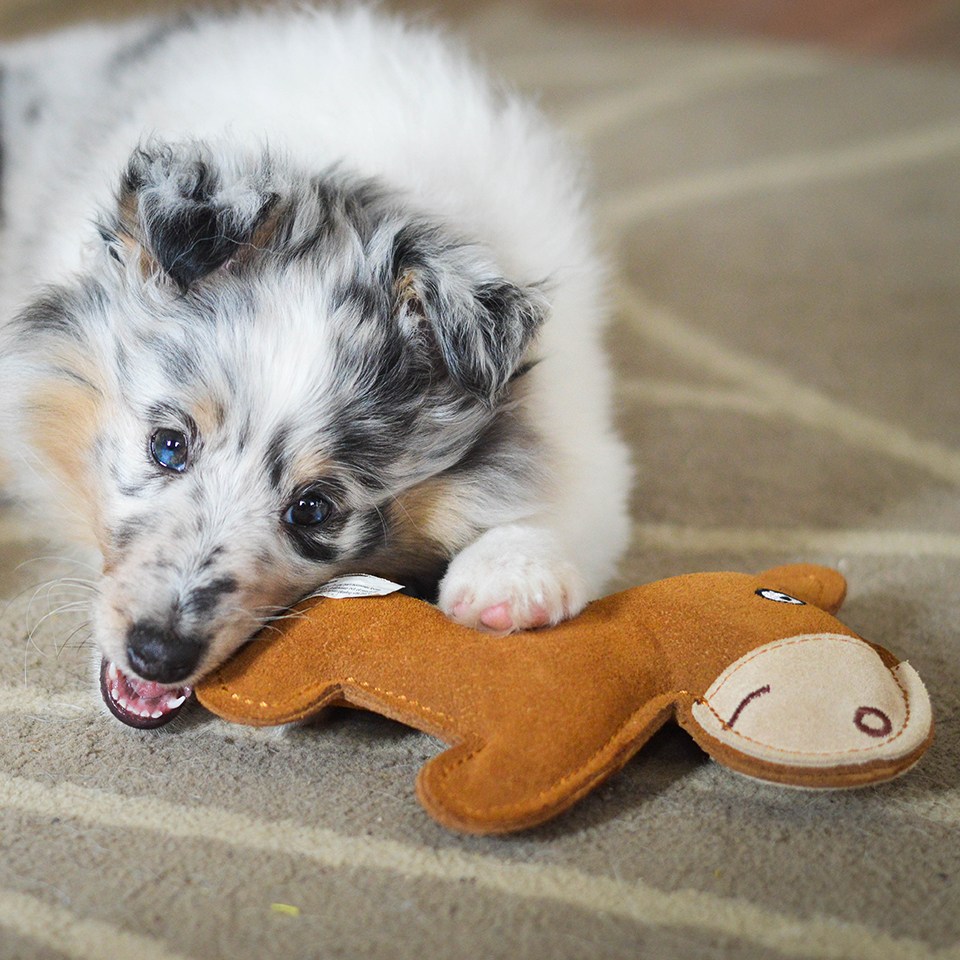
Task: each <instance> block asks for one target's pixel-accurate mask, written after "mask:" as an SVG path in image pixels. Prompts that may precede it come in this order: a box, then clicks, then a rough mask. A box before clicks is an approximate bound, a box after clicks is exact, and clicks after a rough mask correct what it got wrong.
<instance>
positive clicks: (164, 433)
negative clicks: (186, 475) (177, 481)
mask: <svg viewBox="0 0 960 960" xmlns="http://www.w3.org/2000/svg"><path fill="white" fill-rule="evenodd" d="M188 453H189V450H188V446H187V438H186V436H184V434H182V433H181V432H180V431H179V430H157V431H156V432H155V433H154V435H153V436H152V437H151V438H150V454H151V455H152V457H153V459H154V460H156V461H157V463H159V464H160V466H161V467H164V468H165V469H166V470H173V471H174V472H175V473H183V471H184V470H186V469H187V456H188Z"/></svg>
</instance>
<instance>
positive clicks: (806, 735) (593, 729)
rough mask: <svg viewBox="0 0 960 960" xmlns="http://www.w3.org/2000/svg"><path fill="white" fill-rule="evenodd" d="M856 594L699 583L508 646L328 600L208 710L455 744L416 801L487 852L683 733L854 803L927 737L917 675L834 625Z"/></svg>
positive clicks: (823, 580)
mask: <svg viewBox="0 0 960 960" xmlns="http://www.w3.org/2000/svg"><path fill="white" fill-rule="evenodd" d="M844 592H845V583H844V580H843V578H842V577H841V576H840V574H838V573H836V572H835V571H833V570H829V569H826V568H822V567H812V566H791V567H781V568H777V569H774V570H769V571H767V572H766V573H764V574H761V575H760V576H757V577H754V576H749V575H745V574H736V573H715V574H692V575H688V576H682V577H674V578H671V579H669V580H661V581H658V582H657V583H652V584H648V585H646V586H643V587H636V588H634V589H632V590H627V591H624V592H623V593H618V594H614V595H613V596H610V597H607V598H605V599H603V600H599V601H596V602H595V603H593V604H590V606H589V607H588V608H587V609H586V610H585V611H584V612H583V613H582V614H581V615H580V616H579V617H577V618H576V619H575V620H572V621H569V622H567V623H564V624H560V625H558V626H556V627H552V628H550V629H545V630H538V631H532V632H529V633H525V634H516V635H512V636H509V637H492V636H488V635H484V634H480V633H477V632H475V631H472V630H469V629H466V628H463V627H459V626H457V625H456V624H453V623H451V622H450V621H448V620H447V619H446V618H445V617H443V615H442V614H440V613H439V612H438V611H437V610H435V609H434V608H432V607H430V606H428V605H426V604H423V603H421V602H419V601H416V600H412V599H410V598H407V597H403V596H397V595H394V596H388V597H379V598H362V599H353V600H349V601H336V600H321V601H320V602H319V603H317V604H316V605H315V606H312V607H309V608H307V609H305V610H304V611H303V612H305V613H307V616H306V617H305V618H303V619H299V620H294V621H291V623H290V626H289V628H288V629H287V630H286V631H285V632H284V633H283V635H282V636H279V637H275V638H269V637H267V638H264V639H262V640H260V641H256V642H254V643H253V644H251V645H250V646H248V647H247V648H246V649H244V650H243V651H241V653H240V654H239V655H238V656H237V657H236V658H235V659H234V660H233V661H231V662H230V663H228V664H227V665H225V666H224V667H223V668H222V669H221V670H220V671H218V672H216V673H215V674H213V675H212V676H211V677H210V678H209V679H208V680H206V681H205V682H204V683H202V684H201V685H200V687H199V688H198V691H197V693H198V696H199V698H200V700H201V702H202V703H203V704H204V705H206V706H207V707H208V708H210V709H211V710H213V711H214V712H216V713H218V714H220V715H221V716H224V717H226V718H228V719H231V720H236V721H238V722H243V723H254V724H275V723H284V722H288V721H291V720H295V719H299V718H302V717H305V716H309V715H311V714H313V713H315V712H317V711H319V710H320V709H322V708H323V707H325V706H327V705H329V704H335V703H350V704H354V705H357V706H361V707H365V708H368V709H372V710H375V711H377V712H379V713H383V714H385V715H386V716H390V717H393V718H394V719H397V720H400V721H402V722H404V723H407V724H409V725H411V726H415V727H417V728H419V729H422V730H426V731H428V732H430V733H433V734H435V735H437V736H439V737H441V738H442V739H444V740H446V741H447V742H449V743H451V744H453V747H452V749H450V750H447V751H445V752H444V753H442V754H440V755H439V756H437V757H435V758H433V759H432V760H431V761H430V762H429V763H428V764H427V765H426V766H425V767H424V768H423V770H422V771H421V774H420V777H419V780H418V784H417V786H418V793H419V796H420V799H421V801H422V802H423V803H424V805H425V806H426V807H427V809H428V810H429V811H430V813H431V814H432V815H433V816H435V817H436V818H437V819H438V820H440V821H441V822H442V823H444V824H445V825H447V826H450V827H453V828H455V829H460V830H467V831H470V832H475V833H495V832H506V831H509V830H516V829H522V828H524V827H529V826H533V825H535V824H537V823H540V822H542V821H544V820H546V819H548V818H549V817H551V816H553V815H555V814H556V813H559V812H560V811H561V810H564V809H566V808H567V807H569V806H570V805H571V804H573V803H574V802H575V801H576V800H577V799H579V798H580V797H581V796H583V795H584V794H585V793H587V792H588V791H589V790H590V789H592V788H593V787H594V786H596V785H597V784H598V783H600V782H601V781H602V780H603V779H605V778H606V777H607V776H609V775H610V774H611V773H612V772H614V771H615V770H617V769H619V768H620V767H621V766H623V764H624V763H626V762H627V760H629V759H630V757H631V756H633V754H634V753H636V751H637V750H639V749H640V747H641V746H642V745H643V744H644V743H645V742H646V741H647V740H648V739H649V737H650V736H651V735H652V734H653V732H654V731H655V730H656V729H658V728H659V727H660V726H661V725H662V724H663V723H664V722H665V721H666V720H667V719H669V718H670V717H671V716H673V717H675V718H676V719H677V720H678V722H679V723H680V724H681V725H682V726H683V727H684V728H685V729H686V730H688V731H689V732H690V734H691V735H692V736H693V737H694V739H695V740H696V741H697V742H698V743H699V744H700V745H701V746H702V747H703V748H704V749H705V750H706V751H707V752H708V753H709V754H710V755H711V756H713V757H714V758H715V759H716V760H718V761H719V762H721V763H723V764H725V765H726V766H729V767H732V768H733V769H736V770H738V771H740V772H742V773H745V774H748V775H750V776H754V777H758V778H761V779H765V780H771V781H774V782H778V783H783V784H790V785H794V786H804V787H845V786H858V785H862V784H868V783H876V782H879V781H882V780H887V779H890V778H892V777H894V776H897V775H899V774H900V773H902V772H904V771H905V770H907V769H908V768H909V767H910V766H912V765H913V764H914V763H915V762H916V761H917V760H918V759H919V757H920V755H921V754H922V753H923V752H924V750H925V749H926V748H927V746H928V745H929V743H930V740H931V738H932V730H933V723H932V717H931V710H930V703H929V699H928V697H927V694H926V691H925V689H924V687H923V684H922V683H921V682H920V679H919V677H918V676H917V674H916V673H915V671H914V670H913V669H912V668H911V667H910V666H909V665H908V664H906V663H900V662H898V660H897V659H896V658H895V657H894V656H893V655H892V654H890V653H889V652H887V651H886V650H883V649H882V648H880V647H876V646H874V645H872V644H870V643H868V642H866V641H865V640H863V639H861V638H860V637H858V636H857V635H856V634H855V633H854V632H853V631H851V630H850V629H849V628H847V627H846V626H844V625H843V624H842V623H841V622H840V621H839V620H837V619H836V618H835V617H834V616H833V613H834V612H835V611H836V610H837V609H838V608H839V606H840V604H841V602H842V600H843V596H844Z"/></svg>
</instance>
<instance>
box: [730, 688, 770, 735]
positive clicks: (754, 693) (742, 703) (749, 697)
mask: <svg viewBox="0 0 960 960" xmlns="http://www.w3.org/2000/svg"><path fill="white" fill-rule="evenodd" d="M769 692H770V684H769V683H765V684H764V685H763V686H762V687H757V689H756V690H753V691H751V692H750V693H748V694H747V695H746V696H745V697H744V698H743V699H742V700H741V701H740V703H738V704H737V709H736V710H734V711H733V716H732V717H731V718H730V719H729V720H728V721H727V722H726V724H725V726H726V727H727V729H728V730H729V729H731V728H732V727H733V725H734V724H735V723H736V722H737V718H738V717H739V716H740V714H741V713H743V708H744V707H745V706H746V705H747V704H748V703H750V701H751V700H756V699H757V697H762V696H763V695H764V694H765V693H769Z"/></svg>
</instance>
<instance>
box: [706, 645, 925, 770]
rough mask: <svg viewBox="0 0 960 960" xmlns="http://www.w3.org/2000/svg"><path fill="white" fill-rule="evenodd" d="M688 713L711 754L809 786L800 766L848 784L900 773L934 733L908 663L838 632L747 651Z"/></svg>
mask: <svg viewBox="0 0 960 960" xmlns="http://www.w3.org/2000/svg"><path fill="white" fill-rule="evenodd" d="M690 712H691V715H692V718H693V720H694V721H696V725H699V727H700V729H701V731H702V733H703V734H706V742H703V738H702V737H701V736H700V735H699V733H698V731H697V730H695V729H692V730H691V733H693V734H694V735H695V736H696V738H697V739H698V740H699V741H701V744H702V745H703V746H704V747H705V749H707V751H708V752H709V753H711V754H712V755H714V756H716V757H717V759H719V760H722V762H724V763H726V764H728V765H729V766H732V767H734V769H739V770H740V771H741V772H745V773H749V774H750V775H751V776H759V777H761V778H763V779H770V780H775V781H777V782H781V783H790V782H792V783H795V784H796V785H798V786H805V785H813V784H812V783H811V784H806V783H804V779H805V773H804V771H805V770H806V771H809V775H810V779H811V780H813V779H815V780H816V781H817V782H816V785H817V786H825V787H826V786H830V787H837V786H854V785H856V784H857V783H858V782H861V781H862V779H863V775H864V773H865V772H866V771H868V770H869V771H870V772H871V777H870V779H871V780H872V781H876V780H882V779H889V778H892V777H894V776H897V775H898V774H900V773H902V772H904V771H905V770H906V769H908V768H909V766H910V765H911V764H910V758H911V757H913V756H914V755H916V758H919V756H920V754H921V753H922V752H923V750H924V748H925V747H926V745H927V743H928V742H929V740H930V737H931V735H932V730H933V719H932V713H931V708H930V700H929V697H928V696H927V692H926V690H925V689H924V687H923V684H922V683H921V681H920V678H919V677H918V676H917V674H916V671H914V669H913V668H912V667H911V666H910V665H909V664H908V663H906V662H903V663H899V664H894V665H888V664H887V663H885V662H884V660H883V659H882V658H881V656H880V654H879V653H878V652H877V651H876V650H875V649H874V648H873V647H872V646H870V644H868V643H866V642H864V641H863V640H860V639H859V638H857V637H851V636H845V635H843V634H834V633H823V634H807V635H801V636H795V637H788V638H786V639H783V640H776V641H774V642H772V643H768V644H766V645H765V646H762V647H759V648H758V649H756V650H753V651H751V652H750V653H748V654H746V655H745V656H743V657H741V658H740V659H739V660H737V661H735V662H734V663H733V664H731V665H730V666H729V667H727V669H726V670H724V672H723V673H722V674H720V676H719V677H718V678H717V679H716V680H715V681H714V682H713V684H712V685H711V686H710V688H709V689H708V690H707V691H706V693H705V694H704V695H703V696H702V697H700V698H698V699H697V701H696V702H695V703H694V704H693V706H692V708H691V711H690ZM735 754H743V755H745V756H746V758H748V763H747V764H744V763H742V762H741V763H737V762H736V759H735ZM749 761H752V762H749ZM884 767H889V770H890V776H889V778H885V777H884V776H883V768H884Z"/></svg>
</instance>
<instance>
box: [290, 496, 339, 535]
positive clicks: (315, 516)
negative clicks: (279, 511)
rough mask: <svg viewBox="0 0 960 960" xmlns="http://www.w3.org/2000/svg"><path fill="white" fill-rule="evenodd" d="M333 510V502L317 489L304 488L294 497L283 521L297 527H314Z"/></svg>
mask: <svg viewBox="0 0 960 960" xmlns="http://www.w3.org/2000/svg"><path fill="white" fill-rule="evenodd" d="M332 512H333V504H332V503H331V502H330V501H329V500H328V499H327V498H326V497H325V496H324V495H323V494H322V493H320V492H319V491H317V490H312V489H308V490H304V491H303V493H300V494H298V495H297V496H296V497H294V499H293V502H292V503H291V504H290V506H289V507H288V508H287V512H286V513H285V514H284V515H283V522H284V523H289V524H292V525H293V526H296V527H313V526H316V525H317V524H319V523H323V522H324V520H326V519H327V518H328V517H329V516H330V514H331V513H332Z"/></svg>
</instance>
